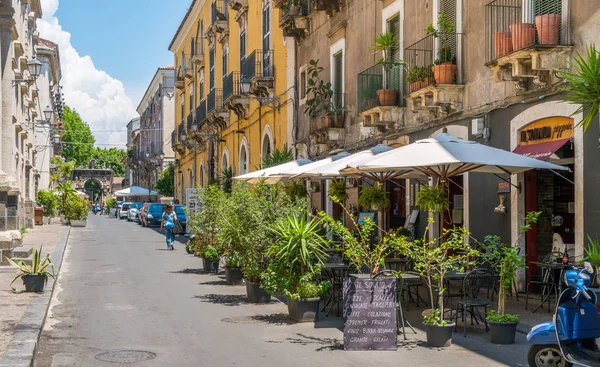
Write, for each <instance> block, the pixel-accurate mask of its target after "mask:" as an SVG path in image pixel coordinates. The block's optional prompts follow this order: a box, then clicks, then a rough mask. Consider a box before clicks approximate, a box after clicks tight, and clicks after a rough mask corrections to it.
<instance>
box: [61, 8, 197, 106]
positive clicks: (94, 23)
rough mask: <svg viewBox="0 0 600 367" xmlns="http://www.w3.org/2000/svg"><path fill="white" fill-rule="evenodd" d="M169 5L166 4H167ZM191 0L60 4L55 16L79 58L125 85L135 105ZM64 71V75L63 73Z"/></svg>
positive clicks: (168, 57) (164, 60)
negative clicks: (90, 62)
mask: <svg viewBox="0 0 600 367" xmlns="http://www.w3.org/2000/svg"><path fill="white" fill-rule="evenodd" d="M166 4H168V5H166ZM190 4H191V0H120V1H117V0H108V1H82V0H60V3H59V8H58V11H57V12H56V14H55V16H56V17H57V18H58V20H59V21H60V24H61V25H62V27H63V29H64V30H65V31H67V32H70V33H71V43H72V45H73V47H74V48H76V49H77V51H78V52H79V54H80V55H89V56H90V57H91V59H92V60H93V62H94V64H95V66H96V68H98V69H100V70H104V71H106V72H107V73H108V74H109V75H110V76H112V77H113V78H116V79H118V80H120V81H121V82H123V84H124V86H125V91H126V93H127V95H128V96H129V97H130V98H131V99H132V102H133V104H134V105H135V107H137V105H138V103H139V100H140V98H141V97H142V96H143V93H144V92H145V90H146V87H147V86H148V84H149V83H150V80H151V78H152V77H153V76H154V73H155V72H156V68H157V67H158V66H163V65H171V64H172V63H173V55H172V53H171V52H170V51H169V50H168V46H169V43H170V42H171V39H172V38H173V35H174V34H175V31H176V30H177V27H178V26H179V24H180V22H181V20H182V19H183V17H184V15H185V13H186V11H187V9H188V7H189V5H190ZM67 72H68V71H67Z"/></svg>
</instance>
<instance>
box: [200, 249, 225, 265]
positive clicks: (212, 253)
mask: <svg viewBox="0 0 600 367" xmlns="http://www.w3.org/2000/svg"><path fill="white" fill-rule="evenodd" d="M202 257H203V258H205V259H207V260H209V261H211V262H214V263H216V262H219V259H220V258H221V253H220V252H219V249H218V248H217V247H215V246H212V245H207V246H205V247H204V248H203V249H202Z"/></svg>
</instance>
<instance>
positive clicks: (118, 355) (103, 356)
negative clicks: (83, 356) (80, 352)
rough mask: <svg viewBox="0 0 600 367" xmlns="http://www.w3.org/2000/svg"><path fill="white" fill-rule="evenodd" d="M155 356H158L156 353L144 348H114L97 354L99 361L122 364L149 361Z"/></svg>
mask: <svg viewBox="0 0 600 367" xmlns="http://www.w3.org/2000/svg"><path fill="white" fill-rule="evenodd" d="M154 358H156V354H155V353H152V352H146V351H143V350H114V351H110V352H104V353H100V354H97V355H96V359H97V360H98V361H102V362H111V363H121V364H128V363H137V362H143V361H149V360H151V359H154Z"/></svg>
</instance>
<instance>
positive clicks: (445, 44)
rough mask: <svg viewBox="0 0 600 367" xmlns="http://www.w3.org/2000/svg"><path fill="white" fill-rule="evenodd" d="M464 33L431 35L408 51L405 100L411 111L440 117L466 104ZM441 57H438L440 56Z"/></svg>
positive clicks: (406, 50)
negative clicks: (464, 93) (463, 70)
mask: <svg viewBox="0 0 600 367" xmlns="http://www.w3.org/2000/svg"><path fill="white" fill-rule="evenodd" d="M462 49H463V47H462V34H460V33H440V37H439V38H436V37H434V36H433V35H429V36H427V37H425V38H423V39H421V40H419V41H417V42H415V43H414V44H412V45H410V46H408V47H407V48H406V49H405V50H404V57H405V62H406V64H407V65H406V67H407V72H406V82H407V83H406V84H407V85H406V84H405V89H406V90H408V92H409V94H408V95H407V96H406V97H405V99H406V101H407V103H408V105H409V107H410V109H411V111H413V112H415V111H422V112H428V113H430V114H431V117H432V118H439V117H443V116H446V115H448V114H450V113H453V112H456V111H459V110H461V109H462V105H463V92H464V85H462V81H463V80H462V74H463V73H462V59H463V57H462ZM436 56H437V57H436Z"/></svg>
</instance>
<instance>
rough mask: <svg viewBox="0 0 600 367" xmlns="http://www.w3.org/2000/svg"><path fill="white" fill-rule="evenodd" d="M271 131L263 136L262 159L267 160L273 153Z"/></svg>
mask: <svg viewBox="0 0 600 367" xmlns="http://www.w3.org/2000/svg"><path fill="white" fill-rule="evenodd" d="M270 132H271V130H270V129H269V130H267V131H266V132H265V135H264V136H263V141H262V151H261V158H262V159H265V158H267V157H268V156H269V155H270V154H271V152H272V151H273V147H272V144H271V136H270V134H269V133H270Z"/></svg>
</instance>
